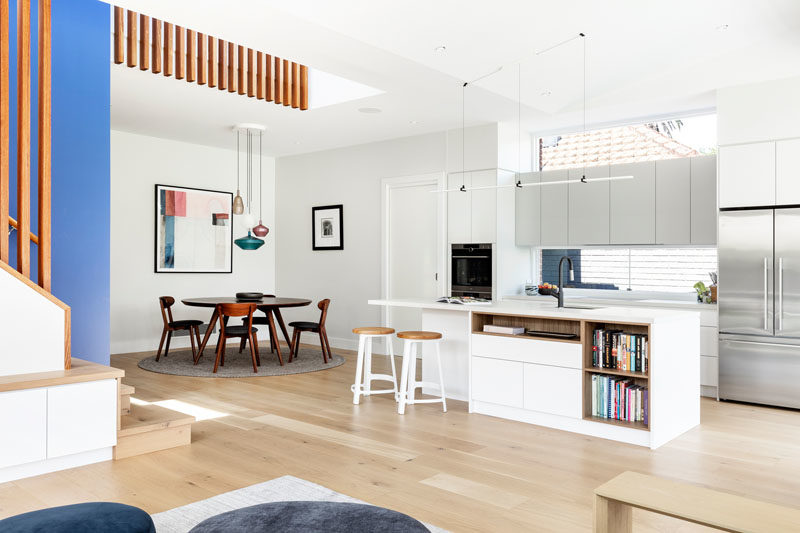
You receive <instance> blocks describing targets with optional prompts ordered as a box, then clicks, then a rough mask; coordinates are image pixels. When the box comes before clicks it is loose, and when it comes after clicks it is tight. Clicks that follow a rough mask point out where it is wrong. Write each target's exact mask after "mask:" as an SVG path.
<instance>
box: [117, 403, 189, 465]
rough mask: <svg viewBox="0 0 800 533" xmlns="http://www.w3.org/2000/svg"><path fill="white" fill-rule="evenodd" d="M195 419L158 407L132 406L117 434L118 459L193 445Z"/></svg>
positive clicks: (123, 418)
mask: <svg viewBox="0 0 800 533" xmlns="http://www.w3.org/2000/svg"><path fill="white" fill-rule="evenodd" d="M194 421H195V418H194V417H193V416H191V415H186V414H183V413H179V412H177V411H172V410H171V409H167V408H165V407H160V406H158V405H150V404H148V405H137V404H134V405H131V412H130V414H128V415H125V416H123V417H122V420H121V424H120V430H119V431H117V445H116V446H115V447H114V459H124V458H126V457H133V456H135V455H143V454H145V453H152V452H157V451H159V450H166V449H168V448H175V447H176V446H185V445H187V444H191V442H192V423H193V422H194Z"/></svg>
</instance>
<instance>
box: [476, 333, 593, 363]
mask: <svg viewBox="0 0 800 533" xmlns="http://www.w3.org/2000/svg"><path fill="white" fill-rule="evenodd" d="M472 354H473V355H477V356H480V357H485V358H489V359H491V358H496V359H505V360H507V361H522V362H525V363H537V364H542V365H552V366H563V367H567V368H581V345H580V343H576V342H560V341H546V340H539V339H531V338H524V337H523V338H513V337H501V336H495V335H484V334H481V333H475V334H473V335H472Z"/></svg>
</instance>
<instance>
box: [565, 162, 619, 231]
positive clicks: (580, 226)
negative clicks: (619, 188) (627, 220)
mask: <svg viewBox="0 0 800 533" xmlns="http://www.w3.org/2000/svg"><path fill="white" fill-rule="evenodd" d="M583 172H584V170H583V169H582V168H573V169H570V171H569V179H570V180H574V181H575V182H576V183H570V184H569V186H568V187H569V195H568V196H569V244H570V245H583V244H608V243H609V212H608V210H609V182H608V181H598V182H594V183H580V179H581V177H582V176H583V175H584V174H583ZM608 172H609V167H608V165H603V166H600V167H587V168H586V178H587V179H591V178H607V177H608Z"/></svg>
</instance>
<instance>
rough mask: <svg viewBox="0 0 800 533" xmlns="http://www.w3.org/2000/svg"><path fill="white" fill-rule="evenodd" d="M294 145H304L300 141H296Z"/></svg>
mask: <svg viewBox="0 0 800 533" xmlns="http://www.w3.org/2000/svg"><path fill="white" fill-rule="evenodd" d="M294 144H302V143H301V142H300V141H295V142H294Z"/></svg>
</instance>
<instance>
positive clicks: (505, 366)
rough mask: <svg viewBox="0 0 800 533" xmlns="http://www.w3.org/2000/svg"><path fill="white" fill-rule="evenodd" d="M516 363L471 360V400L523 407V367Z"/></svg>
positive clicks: (482, 358) (496, 360) (480, 358)
mask: <svg viewBox="0 0 800 533" xmlns="http://www.w3.org/2000/svg"><path fill="white" fill-rule="evenodd" d="M524 364H525V363H520V362H518V361H503V360H501V359H487V358H484V357H473V358H472V398H473V399H474V400H478V401H481V402H489V403H493V404H497V405H505V406H508V407H520V408H521V407H522V406H523V381H522V379H523V365H524Z"/></svg>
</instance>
